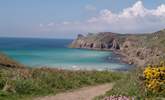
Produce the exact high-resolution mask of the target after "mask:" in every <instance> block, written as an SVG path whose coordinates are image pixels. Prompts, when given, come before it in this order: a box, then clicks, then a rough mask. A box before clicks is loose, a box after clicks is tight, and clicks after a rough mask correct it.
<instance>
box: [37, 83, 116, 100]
mask: <svg viewBox="0 0 165 100" xmlns="http://www.w3.org/2000/svg"><path fill="white" fill-rule="evenodd" d="M112 86H113V84H103V85H97V86H90V87H84V88H81V89H78V90H75V91H71V92H65V93H59V94H57V95H55V96H46V97H39V98H37V99H35V100H92V99H93V98H94V97H96V96H99V95H103V94H104V93H105V92H106V91H108V90H110V89H111V88H112Z"/></svg>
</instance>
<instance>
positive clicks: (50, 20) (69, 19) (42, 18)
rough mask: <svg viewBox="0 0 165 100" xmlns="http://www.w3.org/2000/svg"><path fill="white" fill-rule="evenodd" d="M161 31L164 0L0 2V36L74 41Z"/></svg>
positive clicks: (164, 8)
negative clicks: (108, 34) (97, 34)
mask: <svg viewBox="0 0 165 100" xmlns="http://www.w3.org/2000/svg"><path fill="white" fill-rule="evenodd" d="M164 28H165V0H0V37H39V38H75V37H76V36H77V34H87V33H95V32H107V31H109V32H115V33H122V34H124V33H132V34H134V33H144V32H145V33H146V32H147V33H148V32H154V31H157V30H160V29H164Z"/></svg>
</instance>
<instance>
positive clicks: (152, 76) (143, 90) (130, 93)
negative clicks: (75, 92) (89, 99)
mask: <svg viewBox="0 0 165 100" xmlns="http://www.w3.org/2000/svg"><path fill="white" fill-rule="evenodd" d="M111 96H119V97H120V96H126V97H133V98H135V100H144V99H146V100H162V99H161V98H165V64H164V63H161V64H159V65H153V66H152V65H148V66H147V67H146V68H136V69H134V70H133V71H130V72H128V73H126V74H125V76H124V77H123V78H122V79H121V80H118V81H117V82H116V84H115V86H114V87H113V89H112V90H110V91H108V92H107V93H106V94H105V95H104V96H99V97H96V98H95V99H96V100H101V99H102V98H107V97H111Z"/></svg>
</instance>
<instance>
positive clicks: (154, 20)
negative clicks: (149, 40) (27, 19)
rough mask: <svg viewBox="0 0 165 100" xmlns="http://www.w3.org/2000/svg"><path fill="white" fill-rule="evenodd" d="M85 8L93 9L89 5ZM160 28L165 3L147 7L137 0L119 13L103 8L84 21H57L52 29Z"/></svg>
mask: <svg viewBox="0 0 165 100" xmlns="http://www.w3.org/2000/svg"><path fill="white" fill-rule="evenodd" d="M87 8H90V9H94V8H92V7H90V6H88V7H87ZM47 26H49V25H47ZM162 28H165V4H162V5H160V6H158V7H157V8H156V9H147V8H145V7H144V6H143V3H142V1H137V2H136V3H135V4H134V5H133V6H132V7H128V8H125V9H123V10H122V11H121V12H119V13H113V12H111V10H108V9H104V10H101V11H100V13H99V15H98V16H94V17H92V18H90V19H87V20H85V21H81V22H78V21H73V22H68V21H65V22H61V23H58V24H57V25H54V27H53V29H52V30H54V31H55V32H57V31H58V32H64V33H71V32H98V31H112V32H122V33H130V32H131V33H133V32H136V33H138V32H152V31H157V30H159V29H162Z"/></svg>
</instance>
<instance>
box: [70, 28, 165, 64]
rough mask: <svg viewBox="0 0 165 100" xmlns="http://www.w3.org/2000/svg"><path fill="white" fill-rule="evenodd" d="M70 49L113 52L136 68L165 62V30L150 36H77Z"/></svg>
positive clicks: (105, 34)
mask: <svg viewBox="0 0 165 100" xmlns="http://www.w3.org/2000/svg"><path fill="white" fill-rule="evenodd" d="M70 47H71V48H85V49H95V50H113V51H115V52H116V53H119V54H120V55H123V56H124V59H123V61H125V62H127V63H129V64H134V65H137V66H145V65H147V64H157V63H159V62H160V60H165V29H164V30H161V31H158V32H155V33H152V34H115V33H111V32H103V33H97V34H91V33H90V34H88V35H87V36H83V35H78V37H77V39H75V40H74V41H73V42H72V43H71V44H70Z"/></svg>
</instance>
